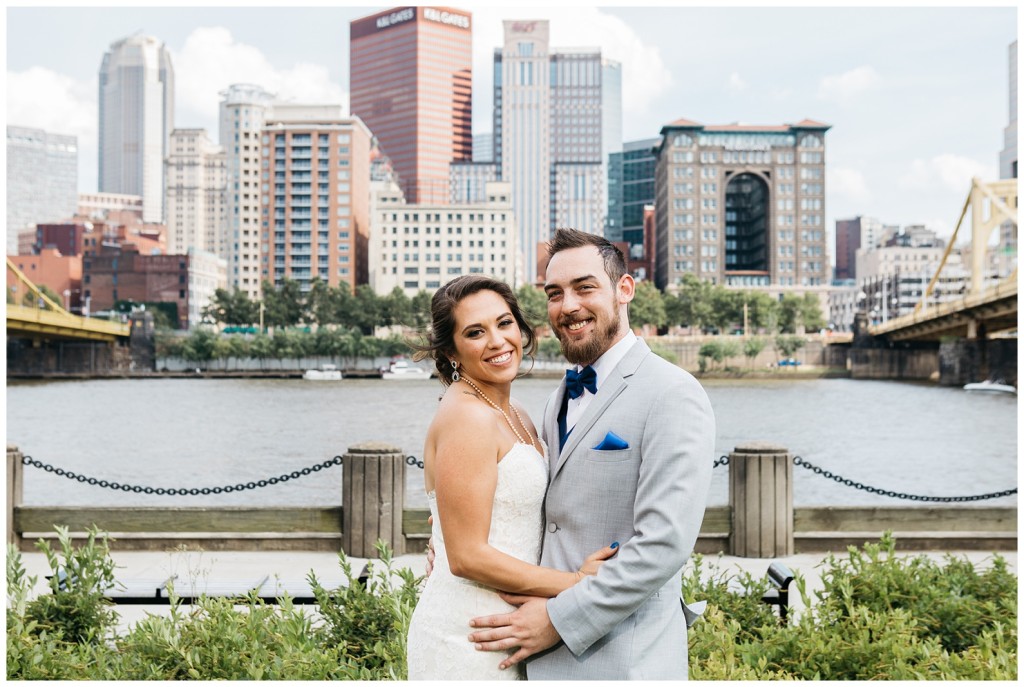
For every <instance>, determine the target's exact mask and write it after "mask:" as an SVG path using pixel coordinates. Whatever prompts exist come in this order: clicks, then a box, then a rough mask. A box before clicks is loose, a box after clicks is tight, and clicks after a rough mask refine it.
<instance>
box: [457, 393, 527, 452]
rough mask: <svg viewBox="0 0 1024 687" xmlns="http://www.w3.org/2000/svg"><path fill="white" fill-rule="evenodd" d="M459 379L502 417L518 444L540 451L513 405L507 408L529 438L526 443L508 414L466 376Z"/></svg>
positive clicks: (510, 404)
mask: <svg viewBox="0 0 1024 687" xmlns="http://www.w3.org/2000/svg"><path fill="white" fill-rule="evenodd" d="M461 379H462V381H463V382H465V383H466V384H469V385H470V386H471V387H473V390H474V391H476V393H477V395H478V396H480V398H482V399H483V400H484V401H486V402H487V404H488V405H489V406H491V407H492V408H494V409H495V410H497V411H498V412H499V413H501V414H502V416H504V418H505V422H507V423H508V426H509V427H511V428H512V433H513V434H515V435H516V439H518V440H519V443H520V444H527V445H529V446H532V447H534V448H535V449H537V450H538V451H540V448H539V447H538V446H537V443H536V442H535V441H534V439H533V437H532V436H531V435H530V430H528V429H527V428H526V423H525V422H523V416H522V415H520V414H519V410H518V409H516V407H515V406H514V405H512V403H511V402H509V404H508V406H509V408H511V409H512V412H513V413H514V414H515V416H516V418H517V419H518V420H519V424H520V425H522V427H523V431H524V432H526V434H527V436H529V437H530V440H529V441H527V440H526V439H523V436H522V435H521V434H520V433H519V430H518V429H516V426H515V424H514V423H513V422H512V418H510V417H509V416H508V413H506V412H505V411H504V410H502V409H501V406H499V405H498V404H497V403H495V402H494V401H492V400H491V399H489V398H487V395H486V394H484V392H483V391H481V390H480V387H478V386H477V385H476V384H474V383H473V380H471V379H470V378H469V377H467V376H466V375H462V378H461Z"/></svg>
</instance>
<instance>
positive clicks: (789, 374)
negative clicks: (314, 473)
mask: <svg viewBox="0 0 1024 687" xmlns="http://www.w3.org/2000/svg"><path fill="white" fill-rule="evenodd" d="M303 372H304V370H302V369H280V370H252V369H246V370H209V369H202V368H194V369H192V370H158V371H148V370H145V371H139V370H132V371H124V372H105V373H88V372H40V373H37V374H27V373H12V374H8V375H7V379H8V380H49V381H59V380H69V381H76V380H92V379H302V375H303ZM688 372H690V373H691V374H693V375H694V376H695V377H696V378H697V379H701V380H703V379H774V380H807V379H848V378H849V377H850V371H849V370H846V369H844V368H841V367H815V366H808V367H806V368H805V367H776V368H769V369H757V370H752V369H734V368H728V369H725V370H706V371H704V372H700V371H698V370H688ZM564 374H565V373H564V371H563V370H561V369H534V370H531V371H530V372H527V373H526V374H524V375H523V376H524V377H532V378H536V379H559V378H561V377H562V376H563V375H564ZM342 377H343V378H345V379H381V375H380V372H379V371H377V370H367V369H349V370H346V369H343V370H342Z"/></svg>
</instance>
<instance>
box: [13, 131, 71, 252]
mask: <svg viewBox="0 0 1024 687" xmlns="http://www.w3.org/2000/svg"><path fill="white" fill-rule="evenodd" d="M77 208H78V139H77V138H76V137H74V136H64V135H62V134H53V133H50V132H48V131H43V130H42V129H32V128H29V127H24V126H8V127H7V254H8V255H17V254H18V232H22V231H27V230H29V229H32V230H33V231H34V229H35V225H36V224H42V223H46V222H59V221H60V220H65V219H70V218H71V217H73V216H74V214H75V211H76V210H77Z"/></svg>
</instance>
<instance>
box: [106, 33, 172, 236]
mask: <svg viewBox="0 0 1024 687" xmlns="http://www.w3.org/2000/svg"><path fill="white" fill-rule="evenodd" d="M99 83H100V87H99V186H100V189H99V190H100V191H106V192H110V193H127V194H131V195H138V196H142V202H143V214H142V218H143V220H145V221H146V222H163V220H164V208H163V201H164V159H165V158H166V157H167V151H168V145H169V142H170V135H171V130H172V129H173V128H174V69H173V68H172V67H171V55H170V53H169V52H168V51H167V48H166V47H165V46H164V44H163V43H161V42H160V41H159V40H157V39H156V38H153V37H152V36H143V35H141V34H135V35H133V36H129V37H128V38H122V39H121V40H119V41H116V42H114V43H112V44H111V46H110V51H109V52H107V53H106V54H105V55H104V56H103V64H102V65H101V66H100V74H99Z"/></svg>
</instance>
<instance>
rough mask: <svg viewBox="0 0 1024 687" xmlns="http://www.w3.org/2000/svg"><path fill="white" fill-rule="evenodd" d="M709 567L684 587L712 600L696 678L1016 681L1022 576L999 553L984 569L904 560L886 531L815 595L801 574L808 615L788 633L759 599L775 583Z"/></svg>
mask: <svg viewBox="0 0 1024 687" xmlns="http://www.w3.org/2000/svg"><path fill="white" fill-rule="evenodd" d="M702 565H703V559H702V557H700V556H694V559H693V562H692V566H693V568H692V569H691V570H690V571H689V572H688V574H687V575H686V577H685V578H684V580H683V594H684V597H685V598H687V599H694V598H697V599H707V600H708V611H707V612H706V613H705V616H704V618H703V619H702V620H701V621H700V622H699V623H697V624H696V625H695V626H694V627H693V629H692V630H691V632H690V677H691V678H692V679H697V680H764V679H798V680H919V679H933V680H954V679H955V680H965V679H972V680H1016V677H1017V648H1016V647H1017V578H1016V576H1015V575H1013V574H1012V573H1010V572H1009V571H1008V569H1007V566H1006V561H1005V560H1004V559H1002V558H1001V557H999V556H996V557H994V559H993V561H992V565H991V566H990V567H988V568H987V569H985V570H983V571H978V570H976V569H975V567H974V566H973V565H972V564H971V563H970V562H969V561H967V560H966V559H963V558H956V557H954V556H950V555H947V556H946V558H945V563H944V564H940V563H937V562H935V561H932V560H931V559H930V558H928V557H927V556H923V555H918V556H911V557H905V556H901V557H897V556H896V555H895V540H894V539H893V538H892V536H891V535H890V534H886V535H885V536H883V537H882V539H881V540H880V541H879V542H878V543H868V544H865V545H864V546H863V548H861V549H858V548H857V547H850V549H849V557H848V558H845V559H844V558H836V557H835V556H829V557H828V558H827V559H826V560H825V561H824V562H823V563H822V566H823V568H824V569H823V572H822V586H823V588H822V589H821V590H820V591H818V592H816V593H815V595H814V596H815V599H813V600H812V599H811V598H809V596H808V595H807V593H806V584H805V581H804V580H803V579H802V578H801V577H800V575H799V574H798V575H797V577H796V580H795V582H794V584H795V586H796V589H797V591H798V593H799V594H800V596H801V598H802V601H803V605H804V608H805V610H804V611H803V612H802V613H801V615H800V617H799V618H796V619H793V620H792V621H791V622H790V624H789V625H787V626H783V625H780V624H779V622H778V620H777V616H775V615H774V613H772V612H771V611H769V610H767V609H768V607H767V606H764V605H762V604H760V603H759V602H758V601H757V599H760V597H761V595H762V594H763V593H764V590H765V589H766V582H765V581H764V580H759V579H755V578H753V577H751V576H750V575H748V574H741V575H738V576H733V577H725V576H724V574H722V573H721V572H716V571H715V570H714V569H712V571H711V572H710V574H707V573H704V574H702V569H701V568H702ZM702 577H703V578H706V579H703V580H702ZM733 589H735V590H736V591H735V592H733V591H731V590H733ZM791 594H792V590H791ZM815 602H816V603H815Z"/></svg>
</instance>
